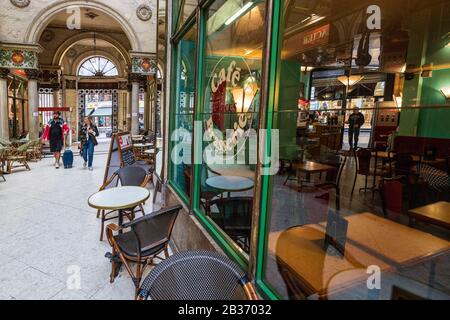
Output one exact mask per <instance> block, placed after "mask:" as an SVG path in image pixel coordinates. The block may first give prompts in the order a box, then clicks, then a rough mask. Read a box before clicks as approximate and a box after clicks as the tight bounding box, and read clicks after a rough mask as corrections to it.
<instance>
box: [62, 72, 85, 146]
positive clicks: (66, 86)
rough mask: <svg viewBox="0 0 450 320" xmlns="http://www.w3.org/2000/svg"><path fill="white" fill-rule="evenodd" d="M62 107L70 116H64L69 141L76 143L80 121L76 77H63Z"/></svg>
mask: <svg viewBox="0 0 450 320" xmlns="http://www.w3.org/2000/svg"><path fill="white" fill-rule="evenodd" d="M62 101H63V106H64V107H68V108H70V110H71V111H70V114H68V115H66V116H67V117H68V119H66V121H67V122H68V124H69V128H70V132H71V136H70V137H69V141H70V142H71V143H74V142H75V141H78V123H79V121H81V120H80V119H79V115H78V111H79V110H78V95H77V80H76V77H69V76H64V80H63V99H62Z"/></svg>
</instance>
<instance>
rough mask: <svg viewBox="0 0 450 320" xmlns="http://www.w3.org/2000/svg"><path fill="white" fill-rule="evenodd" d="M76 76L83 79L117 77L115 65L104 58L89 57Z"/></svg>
mask: <svg viewBox="0 0 450 320" xmlns="http://www.w3.org/2000/svg"><path fill="white" fill-rule="evenodd" d="M78 75H80V76H85V77H114V76H117V75H119V73H118V71H117V67H116V65H115V64H114V63H113V62H112V61H111V60H109V59H106V58H104V57H100V56H97V57H91V58H89V59H87V60H86V61H84V62H83V63H82V64H81V66H80V69H79V70H78Z"/></svg>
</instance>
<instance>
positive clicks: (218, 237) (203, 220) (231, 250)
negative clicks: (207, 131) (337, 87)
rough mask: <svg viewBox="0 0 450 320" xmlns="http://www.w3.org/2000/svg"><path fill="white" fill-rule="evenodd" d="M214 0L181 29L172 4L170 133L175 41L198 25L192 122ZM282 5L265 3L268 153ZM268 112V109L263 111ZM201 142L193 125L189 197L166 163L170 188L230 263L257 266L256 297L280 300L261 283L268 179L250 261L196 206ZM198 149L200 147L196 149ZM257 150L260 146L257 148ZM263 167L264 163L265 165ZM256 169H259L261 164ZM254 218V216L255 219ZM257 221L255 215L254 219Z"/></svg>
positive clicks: (197, 111) (263, 186) (197, 116)
mask: <svg viewBox="0 0 450 320" xmlns="http://www.w3.org/2000/svg"><path fill="white" fill-rule="evenodd" d="M214 1H215V0H204V1H199V2H200V4H199V5H198V7H197V10H196V11H195V12H193V14H192V15H191V16H190V18H189V19H187V21H186V22H185V23H184V24H183V25H182V26H178V25H177V23H178V21H179V20H178V19H179V14H181V13H182V9H181V7H180V5H179V3H180V2H181V5H182V2H183V1H182V0H174V1H173V3H172V4H173V12H174V15H173V19H172V23H173V27H174V31H173V33H174V35H173V37H172V58H171V60H172V61H171V65H172V69H171V70H172V71H171V81H172V82H171V85H172V86H171V87H172V88H174V90H172V92H171V97H170V99H171V103H170V106H171V108H170V110H171V111H170V120H169V125H170V132H172V131H173V128H174V101H175V94H176V86H175V84H176V83H175V75H176V74H175V73H176V70H175V69H174V68H173V66H175V65H176V61H175V59H176V56H177V55H176V51H175V50H176V48H175V45H176V43H177V41H178V40H179V39H180V38H181V37H182V36H183V35H184V34H185V33H186V32H187V31H188V30H189V29H190V28H191V27H192V26H193V25H194V24H196V25H197V59H196V65H197V66H198V67H197V69H196V88H195V92H196V95H195V102H194V105H195V107H194V122H195V121H200V120H201V110H203V107H204V106H203V103H204V101H203V100H204V99H203V92H202V90H198V89H199V88H202V87H203V81H204V79H203V77H201V76H199V75H202V74H203V68H204V63H203V61H204V52H205V39H206V33H205V26H206V12H207V10H208V8H209V6H210V5H211V4H212V3H213V2H214ZM282 6H283V4H282V3H281V1H274V0H267V1H266V10H267V16H268V17H272V21H269V23H268V26H267V28H268V29H269V30H270V33H271V37H270V39H271V41H270V43H265V44H264V46H268V48H266V49H265V50H266V52H269V51H270V53H271V54H270V57H269V58H267V57H264V58H263V61H262V63H263V69H266V70H268V71H269V72H268V74H267V73H266V71H265V70H264V71H263V73H262V75H263V78H262V79H263V80H262V81H263V84H264V83H265V82H267V83H266V85H265V88H267V89H268V92H267V93H266V95H267V101H268V103H267V104H266V105H265V104H263V103H264V102H263V101H261V104H260V109H261V110H263V109H265V110H267V114H268V116H267V120H266V121H265V126H263V127H261V128H260V129H264V128H267V129H268V134H269V139H266V141H267V143H266V146H265V148H266V149H267V150H270V129H271V128H272V119H271V112H273V105H274V99H275V97H276V94H275V89H274V86H275V83H276V68H277V63H278V61H277V59H278V53H279V48H278V42H279V41H280V39H281V37H279V35H278V31H279V29H280V25H281V21H280V18H281V9H282ZM266 64H270V67H269V68H266V67H265V65H266ZM266 108H268V109H266ZM202 138H203V132H202V131H201V130H200V128H197V127H196V126H195V125H194V129H193V145H192V147H193V149H192V150H193V153H192V154H193V157H194V159H193V160H194V165H193V166H192V168H193V179H192V181H191V185H190V190H191V197H190V199H189V197H188V196H187V195H186V193H185V192H184V191H183V190H181V188H179V186H177V184H176V183H174V181H173V179H172V177H171V175H172V169H171V166H173V163H172V162H171V161H170V160H169V161H168V162H169V185H170V186H171V187H172V188H173V190H174V191H175V192H176V193H177V195H178V196H180V197H181V199H182V200H183V201H184V203H185V204H186V205H188V206H189V209H190V210H191V212H192V213H193V215H194V216H195V217H196V219H197V220H198V221H199V222H200V224H201V225H202V226H203V227H204V228H205V229H206V230H207V231H208V233H209V234H210V236H211V237H212V238H213V239H214V241H216V243H217V244H218V245H219V246H220V247H221V249H222V250H223V251H224V252H225V253H226V254H227V255H228V256H229V257H230V258H231V259H233V260H234V261H235V262H236V263H237V264H238V265H239V266H240V267H241V268H243V269H244V270H247V272H248V273H250V272H252V270H251V268H252V265H251V263H252V261H251V260H252V259H254V260H255V263H256V266H254V268H255V269H254V272H255V274H254V280H255V283H256V288H257V290H258V293H259V294H260V295H261V296H263V297H264V298H266V299H273V300H278V299H281V297H280V296H279V295H278V294H277V293H276V291H275V290H274V289H272V288H271V287H270V285H269V284H268V283H266V282H265V281H264V263H265V261H264V257H265V252H266V248H267V247H266V241H267V233H266V230H267V223H268V217H269V214H270V213H269V211H268V209H267V207H268V205H270V198H269V197H268V187H269V183H270V177H268V176H262V177H261V179H260V185H259V186H258V183H256V184H255V197H256V198H257V199H258V192H260V197H261V198H260V201H259V202H260V203H259V204H260V211H261V214H260V215H259V220H258V221H257V225H258V228H257V229H256V231H257V234H256V235H254V236H252V242H253V241H255V240H254V239H257V240H256V241H257V243H256V246H255V245H251V247H252V248H254V251H255V252H253V253H250V257H249V258H247V257H246V256H244V255H243V254H242V253H241V252H240V251H239V250H238V247H237V245H236V244H235V243H234V242H233V241H232V240H231V239H230V238H229V237H228V236H227V235H226V234H225V233H224V231H222V230H221V229H220V228H219V227H218V226H216V225H215V224H213V223H211V221H210V220H209V219H207V217H206V216H205V214H204V213H203V212H202V211H201V209H200V203H199V193H200V180H201V177H200V174H201V165H199V164H195V163H198V162H199V161H198V160H199V159H202V152H203V150H202V148H201V145H202ZM197 146H199V147H197ZM258 148H260V146H259V147H258ZM171 152H172V143H171V142H170V141H169V155H170V154H171ZM266 158H268V156H265V157H263V159H266ZM264 163H266V162H264ZM258 166H261V165H260V164H259V165H258ZM254 216H255V215H254ZM256 216H257V217H258V215H256ZM252 255H254V258H252Z"/></svg>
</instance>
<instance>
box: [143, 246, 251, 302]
mask: <svg viewBox="0 0 450 320" xmlns="http://www.w3.org/2000/svg"><path fill="white" fill-rule="evenodd" d="M146 299H151V300H257V299H258V297H257V295H256V293H255V289H254V287H253V285H252V284H251V283H250V282H249V281H248V279H247V276H246V275H245V273H244V271H242V269H241V268H239V266H238V265H237V264H236V263H234V262H233V261H231V260H230V259H228V258H227V257H225V256H223V255H221V254H218V253H216V252H211V251H186V252H178V253H175V254H174V255H172V256H171V257H170V258H168V259H166V260H164V261H162V262H161V263H159V264H158V265H157V266H156V267H155V268H154V269H153V270H152V271H151V272H150V273H149V275H148V276H147V277H146V278H145V280H144V281H143V283H142V286H141V287H140V289H139V293H138V300H146Z"/></svg>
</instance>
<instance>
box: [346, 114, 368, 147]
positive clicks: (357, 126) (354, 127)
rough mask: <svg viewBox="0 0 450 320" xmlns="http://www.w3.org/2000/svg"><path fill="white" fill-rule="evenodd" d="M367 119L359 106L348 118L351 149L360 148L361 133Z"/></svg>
mask: <svg viewBox="0 0 450 320" xmlns="http://www.w3.org/2000/svg"><path fill="white" fill-rule="evenodd" d="M365 121H366V120H365V119H364V115H363V114H362V113H361V112H360V111H359V108H357V107H355V108H354V109H353V113H352V114H351V115H350V117H349V118H348V144H349V145H350V149H357V148H358V141H359V133H360V131H361V126H362V125H363V124H364V122H365Z"/></svg>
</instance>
